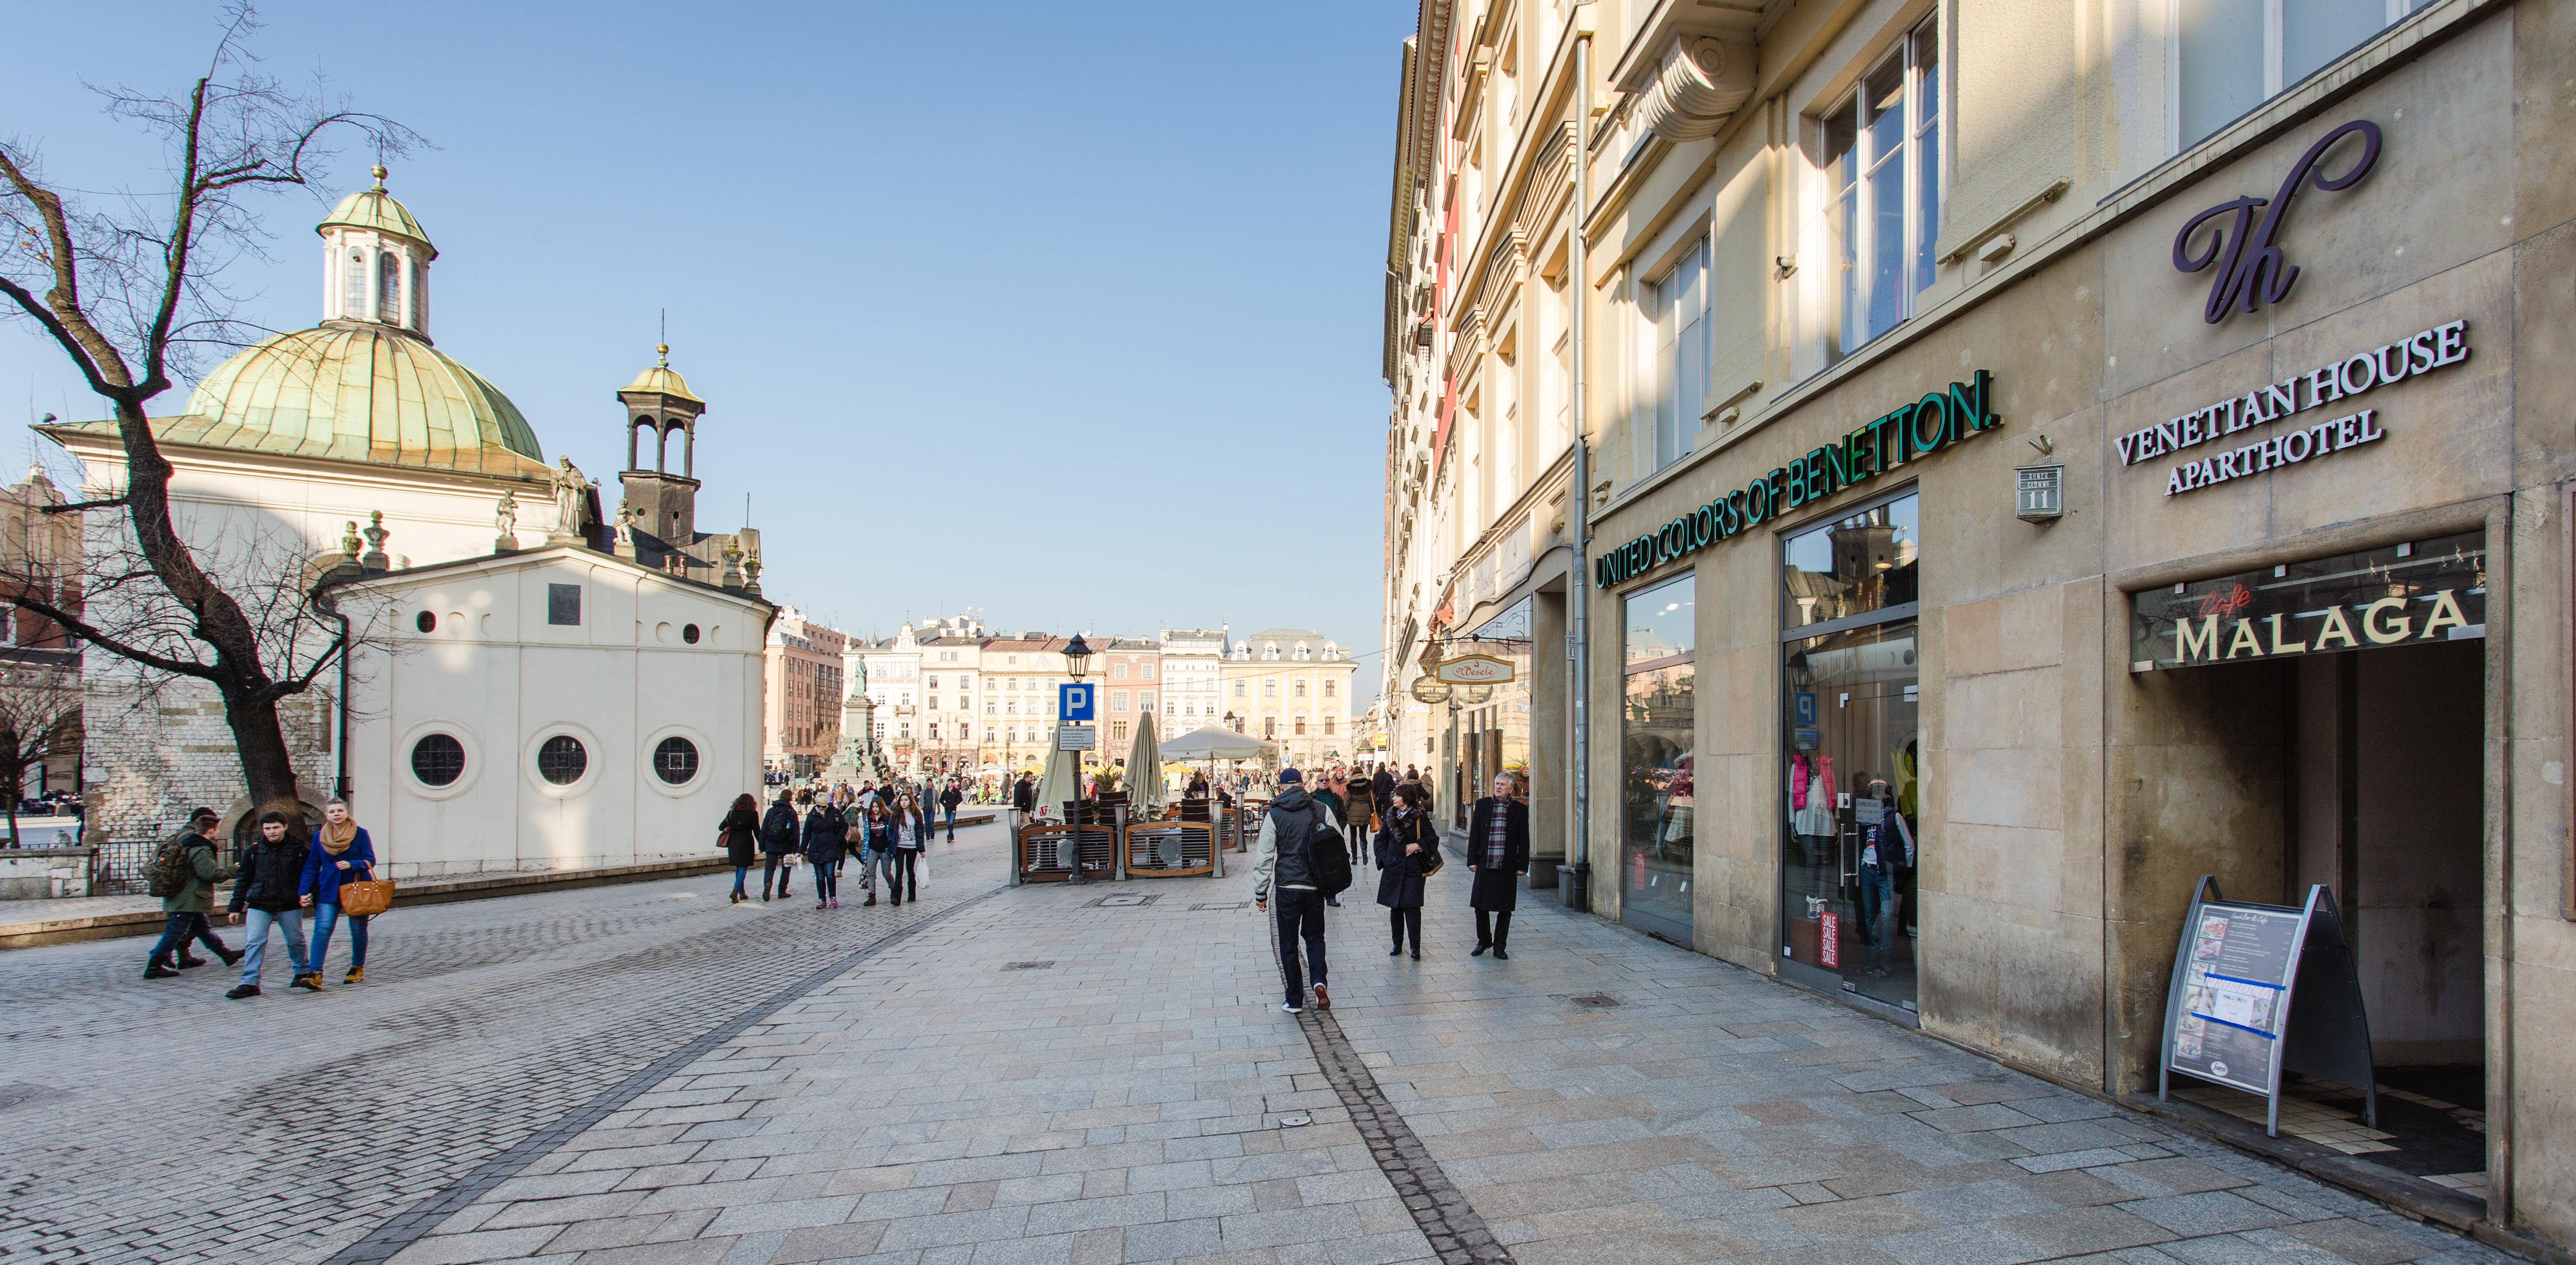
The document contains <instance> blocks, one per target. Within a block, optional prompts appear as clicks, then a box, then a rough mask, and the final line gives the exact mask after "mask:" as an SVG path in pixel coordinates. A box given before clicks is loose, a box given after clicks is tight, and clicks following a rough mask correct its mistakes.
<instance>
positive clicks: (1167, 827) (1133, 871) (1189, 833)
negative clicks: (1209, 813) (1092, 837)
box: [1127, 821, 1216, 878]
mask: <svg viewBox="0 0 2576 1265" xmlns="http://www.w3.org/2000/svg"><path fill="white" fill-rule="evenodd" d="M1215 872H1216V831H1215V830H1214V828H1212V827H1211V826H1210V825H1209V824H1208V823H1207V822H1204V821H1152V822H1144V823H1141V824H1138V825H1132V826H1129V827H1127V875H1128V877H1130V878H1187V877H1190V876H1193V875H1201V874H1213V873H1215Z"/></svg>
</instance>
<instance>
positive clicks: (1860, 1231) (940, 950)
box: [395, 880, 2507, 1265]
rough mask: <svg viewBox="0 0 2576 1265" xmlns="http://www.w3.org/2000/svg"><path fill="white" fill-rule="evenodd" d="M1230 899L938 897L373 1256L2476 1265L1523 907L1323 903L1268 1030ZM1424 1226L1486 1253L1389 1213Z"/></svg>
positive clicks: (1759, 991) (2354, 1209)
mask: <svg viewBox="0 0 2576 1265" xmlns="http://www.w3.org/2000/svg"><path fill="white" fill-rule="evenodd" d="M1239 883H1240V880H1234V881H1229V882H1228V883H1227V884H1226V885H1225V886H1224V888H1223V889H1219V888H1218V887H1216V886H1215V885H1213V884H1212V883H1210V882H1208V881H1204V880H1173V881H1170V882H1169V883H1168V884H1151V883H1140V884H1138V885H1136V886H1137V887H1138V888H1139V889H1142V890H1144V891H1148V892H1154V891H1160V892H1163V893H1166V898H1165V899H1163V900H1160V901H1157V902H1156V903H1154V904H1152V905H1146V906H1133V907H1123V908H1122V907H1111V908H1102V907H1099V906H1096V905H1095V904H1093V903H1092V902H1094V901H1096V900H1097V899H1098V898H1099V895H1100V894H1101V891H1102V889H1100V888H1063V887H1031V888H1022V889H1017V890H1014V891H1010V892H1008V893H1005V894H1004V895H1002V896H998V897H995V898H993V899H991V900H987V901H984V902H981V903H978V904H976V905H974V906H973V907H971V908H967V909H963V910H961V911H959V912H957V913H955V914H953V915H951V916H949V917H947V918H945V919H943V920H942V921H940V922H939V923H938V924H936V925H935V926H931V927H927V928H924V929H923V930H922V931H921V932H920V933H919V934H917V935H914V936H912V937H910V938H908V939H907V940H905V941H903V942H902V943H900V944H897V945H894V946H892V947H890V948H889V949H887V950H886V951H885V952H883V953H882V954H880V955H878V956H877V957H875V958H874V959H872V960H870V961H868V962H866V963H864V964H863V965H861V966H859V967H857V968H856V969H853V970H851V971H850V972H848V973H847V974H846V975H843V976H841V977H839V978H838V979H836V980H833V981H832V982H831V983H829V984H828V985H825V986H823V987H820V988H818V989H816V990H815V991H814V992H813V993H811V994H810V995H808V996H807V997H805V998H804V999H802V1000H800V1001H797V1002H794V1003H791V1004H789V1005H787V1006H785V1007H783V1008H781V1009H780V1010H779V1011H778V1012H777V1013H775V1014H774V1015H773V1016H771V1018H770V1019H769V1020H768V1021H767V1022H765V1023H762V1024H760V1025H758V1026H756V1027H754V1028H752V1029H749V1030H746V1031H745V1032H743V1033H742V1034H741V1035H740V1036H739V1037H737V1038H735V1039H734V1040H732V1041H730V1042H727V1043H726V1044H725V1046H724V1048H722V1049H719V1050H711V1051H709V1052H708V1054H707V1055H706V1056H705V1057H704V1058H702V1059H699V1060H698V1061H696V1062H695V1063H693V1064H692V1065H691V1066H689V1067H687V1068H683V1069H680V1070H679V1071H678V1072H677V1074H675V1075H673V1076H671V1077H670V1078H668V1079H667V1080H665V1081H663V1082H661V1083H660V1084H658V1085H656V1086H654V1087H652V1088H651V1089H650V1090H649V1091H647V1092H646V1093H644V1094H642V1095H640V1096H638V1097H636V1098H635V1099H634V1100H633V1101H632V1102H631V1103H629V1104H627V1105H626V1106H625V1107H624V1108H622V1109H621V1110H619V1111H618V1112H616V1113H614V1114H613V1115H611V1116H609V1117H607V1118H604V1119H602V1120H600V1121H599V1122H598V1123H597V1124H596V1125H594V1126H593V1127H592V1128H590V1129H589V1130H587V1131H585V1132H584V1133H583V1134H581V1135H580V1136H577V1137H575V1138H573V1139H571V1140H570V1141H569V1142H567V1144H566V1145H565V1146H564V1147H563V1148H562V1149H560V1150H559V1151H557V1152H556V1153H554V1154H553V1155H549V1156H547V1157H545V1158H544V1159H543V1160H541V1161H539V1162H536V1163H533V1164H531V1165H529V1167H528V1169H527V1170H526V1173H525V1174H524V1175H523V1176H521V1177H517V1178H514V1179H512V1180H511V1181H509V1182H505V1183H503V1184H501V1185H498V1186H495V1187H493V1188H492V1189H491V1190H489V1191H488V1192H485V1193H483V1194H482V1195H481V1196H480V1197H479V1198H478V1199H477V1200H476V1202H474V1203H473V1204H472V1205H470V1206H468V1207H466V1208H465V1209H464V1210H463V1211H461V1212H459V1213H458V1214H457V1215H456V1216H454V1217H452V1218H450V1219H449V1221H448V1222H447V1223H446V1224H445V1225H443V1226H441V1227H440V1228H439V1230H438V1231H437V1232H436V1233H433V1234H431V1235H428V1236H426V1237H423V1238H421V1239H420V1240H418V1241H417V1242H415V1243H413V1244H412V1245H411V1246H410V1247H409V1248H407V1249H406V1250H405V1251H404V1252H403V1253H402V1254H401V1255H399V1256H397V1257H396V1258H395V1259H396V1260H397V1261H398V1262H402V1263H404V1265H421V1263H435V1262H447V1261H467V1260H477V1259H533V1260H546V1261H555V1260H561V1261H574V1262H580V1263H581V1265H612V1263H618V1262H646V1261H708V1262H721V1263H723V1265H747V1263H774V1265H795V1263H800V1262H808V1261H865V1262H870V1263H871V1265H879V1263H881V1265H976V1263H978V1262H1009V1261H1036V1262H1048V1263H1056V1265H1063V1263H1073V1262H1092V1263H1098V1265H1108V1263H1111V1262H1118V1263H1125V1262H1137V1263H1145V1262H1165V1261H1176V1262H1177V1261H1189V1262H1208V1263H1211V1265H1213V1263H1215V1262H1224V1263H1225V1265H1306V1263H1310V1262H1312V1263H1324V1265H1388V1263H1393V1262H1428V1261H1437V1260H1442V1259H1444V1258H1445V1259H1448V1260H1453V1261H1454V1260H1462V1259H1484V1260H1512V1259H1516V1260H1518V1261H1521V1262H1528V1263H1533V1265H1535V1263H1539V1262H1555V1261H1623V1262H1625V1261H1637V1262H1674V1263H1676V1265H1678V1263H1681V1262H1697V1261H1719V1260H1725V1261H1744V1262H1766V1263H1770V1262H1776V1263H1782V1265H1785V1263H1788V1262H1803V1261H1814V1262H1833V1263H1834V1265H1849V1263H1852V1262H1902V1263H1905V1265H1934V1263H1938V1262H1975V1263H1989V1262H2021V1261H2040V1260H2093V1261H2121V1262H2131V1263H2133V1265H2150V1263H2159V1265H2160V1263H2177V1262H2179V1263H2190V1265H2218V1263H2223V1262H2236V1261H2254V1260H2262V1261H2284V1260H2286V1261H2298V1262H2315V1263H2318V1265H2327V1263H2331V1262H2336V1261H2348V1262H2356V1263H2366V1265H2386V1263H2392V1262H2400V1261H2425V1262H2445V1263H2448V1262H2471V1261H2475V1262H2492V1261H2501V1260H2505V1259H2507V1258H2505V1257H2503V1256H2501V1255H2499V1254H2497V1253H2496V1252H2494V1251H2492V1250H2491V1249H2488V1248H2486V1247H2484V1246H2482V1245H2479V1244H2475V1243H2473V1242H2470V1241H2468V1240H2465V1239H2461V1238H2458V1237H2456V1236H2453V1235H2450V1234H2448V1233H2445V1232H2442V1231H2438V1230H2433V1229H2429V1228H2427V1227H2424V1226H2422V1225H2419V1224H2416V1223H2414V1222H2411V1221H2408V1220H2406V1219H2404V1218H2401V1217H2398V1216H2396V1215H2395V1214H2392V1213H2390V1212H2388V1211H2386V1210H2384V1209H2382V1208H2379V1207H2377V1206H2376V1205H2371V1204H2367V1203H2364V1202H2363V1201H2361V1200H2358V1199H2356V1198H2353V1197H2352V1196H2350V1195H2347V1194H2345V1193H2343V1192H2341V1191H2339V1190H2336V1189H2333V1188H2330V1187H2327V1186H2323V1185H2320V1184H2319V1183H2316V1182H2314V1181H2312V1180H2309V1179H2307V1178H2305V1177H2302V1176H2299V1175H2296V1174H2293V1173H2290V1172H2288V1171H2286V1170H2283V1169H2280V1168H2278V1167H2276V1166H2273V1165H2271V1164H2269V1163H2266V1162H2264V1161H2260V1160H2255V1159H2252V1158H2249V1157H2245V1156H2242V1155H2239V1154H2237V1153H2235V1152H2231V1151H2226V1150H2223V1149H2221V1148H2218V1147H2216V1146H2214V1145H2212V1144H2208V1143H2204V1142H2201V1141H2199V1140H2198V1139H2196V1138H2193V1137H2190V1136H2188V1135H2183V1134H2180V1133H2177V1132H2174V1131H2170V1130H2167V1129H2165V1128H2163V1127H2161V1126H2159V1125H2157V1124H2155V1123H2153V1122H2151V1121H2149V1120H2147V1119H2144V1118H2142V1117H2138V1116H2136V1115H2133V1114H2131V1113H2127V1112H2123V1111H2121V1110H2119V1109H2117V1108H2115V1107H2112V1106H2109V1105H2107V1104H2104V1103H2101V1102H2099V1101H2097V1100H2094V1099H2090V1098H2086V1097H2084V1096H2082V1095H2078V1094H2074V1093H2071V1092H2069V1091H2066V1090H2062V1089H2059V1088H2057V1087H2055V1086H2052V1085H2048V1084H2046V1083H2045V1082H2041V1081H2038V1080H2036V1079H2033V1078H2030V1077H2027V1076H2022V1075H2019V1074H2017V1073H2014V1072H2011V1071H2009V1070H2007V1069H2004V1068H2002V1067H2000V1066H1998V1065H1996V1064H1993V1063H1991V1062H1988V1061H1986V1060H1983V1059H1980V1058H1977V1057H1975V1056H1973V1055H1970V1054H1967V1053H1965V1052H1962V1051H1959V1050H1957V1049H1955V1048H1953V1047H1950V1046H1947V1045H1944V1044H1942V1043H1939V1042H1936V1041H1932V1040H1929V1039H1927V1038H1924V1037H1921V1036H1918V1035H1916V1034H1914V1033H1911V1032H1908V1031H1905V1030H1903V1029H1900V1028H1897V1027H1895V1026H1893V1025H1890V1024H1887V1023H1884V1022H1882V1021H1880V1020H1877V1019H1875V1018H1872V1017H1869V1016H1867V1015H1863V1014H1861V1013H1859V1012H1857V1011H1854V1010H1851V1009H1849V1008H1846V1007H1843V1006H1840V1005H1838V1004H1835V1003H1834V1002H1832V1001H1830V1000H1828V999H1824V998H1819V997H1814V996H1810V995H1808V994H1805V993H1802V992H1799V991H1797V990H1794V989H1791V988H1788V987H1786V986H1783V985H1780V984H1777V983H1774V982H1772V981H1769V980H1765V979H1762V978H1760V977H1758V976H1755V975H1753V974H1751V973H1749V972H1746V971H1743V970H1740V969H1738V968H1735V967H1732V966H1728V965H1725V964H1723V963H1719V962H1716V961H1713V960H1711V959H1707V958H1703V957H1699V956H1697V955H1694V954H1690V953H1687V952H1683V951H1680V950H1677V949H1673V948H1671V947H1670V946H1666V945H1662V944H1658V943H1656V942H1654V941H1652V940H1649V939H1647V938H1645V937H1643V936H1638V935H1634V934H1632V933H1630V932H1628V931H1626V930H1625V929H1623V928H1619V927H1617V926H1615V925H1612V924H1608V923H1604V922H1601V921H1599V920H1596V919H1591V918H1587V917H1582V916H1578V915H1572V914H1567V913H1565V912H1563V911H1561V910H1556V909H1551V908H1546V907H1528V908H1525V910H1524V912H1523V913H1522V914H1521V915H1520V922H1521V924H1522V925H1521V926H1520V927H1519V928H1516V931H1515V936H1514V940H1515V944H1514V949H1515V954H1514V958H1513V960H1512V961H1510V962H1497V961H1494V960H1492V959H1490V958H1483V959H1472V958H1469V957H1468V956H1467V955H1466V949H1467V947H1468V943H1469V939H1470V936H1469V934H1468V928H1469V926H1470V923H1469V919H1468V916H1467V914H1466V912H1465V911H1464V910H1463V909H1461V908H1458V906H1459V905H1460V904H1461V903H1462V898H1463V887H1464V885H1463V884H1455V885H1447V886H1445V887H1439V889H1438V890H1436V891H1435V894H1434V902H1433V907H1432V909H1431V911H1430V917H1429V918H1428V919H1426V921H1428V922H1429V923H1430V924H1431V925H1430V927H1428V928H1427V930H1429V931H1430V933H1431V943H1430V946H1429V948H1430V954H1429V957H1428V959H1427V960H1425V961H1422V962H1413V961H1411V960H1409V959H1405V958H1389V957H1387V956H1386V955H1385V950H1384V943H1385V942H1384V940H1383V939H1382V938H1381V937H1382V936H1383V934H1384V927H1385V922H1384V920H1383V915H1382V913H1381V911H1379V910H1377V909H1376V908H1375V907H1374V906H1368V905H1362V904H1360V903H1358V902H1357V901H1354V902H1353V904H1352V906H1351V907H1349V908H1346V909H1344V910H1341V911H1337V912H1336V914H1335V915H1334V917H1333V920H1332V941H1333V955H1334V956H1333V961H1334V963H1335V969H1334V971H1333V973H1332V979H1333V981H1334V986H1333V993H1334V997H1335V1000H1336V1003H1337V1005H1336V1007H1335V1009H1334V1011H1333V1013H1332V1021H1331V1022H1330V1023H1326V1022H1323V1020H1322V1018H1321V1017H1320V1016H1317V1015H1308V1016H1306V1017H1304V1018H1303V1019H1302V1020H1301V1019H1299V1018H1297V1017H1292V1016H1287V1015H1283V1014H1281V1013H1280V1012H1279V1011H1278V1010H1277V1006H1276V992H1277V987H1278V985H1277V975H1276V972H1275V966H1274V965H1273V960H1272V958H1271V953H1270V941H1269V934H1268V927H1267V924H1266V921H1265V920H1262V919H1260V918H1259V917H1258V916H1256V915H1254V914H1253V913H1252V912H1251V911H1250V910H1249V909H1248V908H1241V909H1224V908H1218V909H1194V908H1192V907H1191V906H1192V905H1194V904H1215V905H1224V904H1229V903H1231V902H1227V901H1225V900H1224V899H1223V897H1222V895H1218V894H1216V893H1218V892H1219V891H1220V890H1223V891H1224V892H1227V893H1232V892H1236V891H1239ZM1435 886H1438V885H1435ZM1028 961H1044V962H1049V963H1051V964H1052V965H1050V966H1047V967H1044V968H1040V969H1033V970H1030V969H1012V967H1013V964H1014V963H1020V962H1028ZM1591 993H1607V994H1608V995H1610V996H1611V997H1613V998H1614V999H1615V1000H1616V1003H1617V1004H1615V1005H1613V1006H1608V1007H1595V1006H1584V1005H1578V1004H1576V1003H1574V1002H1573V1001H1572V998H1573V997H1574V996H1575V995H1577V994H1591ZM1355 1081H1357V1082H1361V1083H1365V1084H1367V1085H1369V1086H1371V1087H1372V1088H1373V1091H1374V1094H1375V1097H1374V1098H1370V1097H1368V1096H1366V1095H1355V1094H1354V1093H1353V1092H1351V1087H1352V1085H1353V1084H1354V1082H1355ZM1353 1102H1358V1103H1360V1104H1361V1111H1362V1113H1363V1116H1364V1117H1365V1118H1363V1117H1355V1115H1354V1110H1353V1107H1352V1106H1351V1104H1352V1103H1353ZM1376 1104H1383V1106H1382V1107H1380V1106H1378V1105H1376ZM715 1108H721V1110H713V1109H715ZM1292 1113H1293V1114H1296V1115H1302V1116H1306V1117H1310V1118H1311V1121H1312V1123H1310V1124H1307V1125H1304V1126H1302V1127H1293V1128H1292V1127H1283V1117H1285V1116H1288V1115H1290V1114H1292ZM1408 1156H1410V1157H1411V1158H1410V1159H1408V1158H1407V1157H1408ZM1426 1177H1434V1178H1437V1179H1438V1180H1437V1186H1438V1188H1439V1189H1438V1190H1430V1191H1426V1180H1425V1179H1426ZM559 1178H570V1179H571V1180H557V1179H559ZM612 1179H613V1180H612ZM1442 1190H1445V1191H1446V1192H1447V1193H1445V1194H1442V1193H1440V1191H1442ZM638 1194H640V1195H641V1197H640V1198H636V1197H634V1196H636V1195H638ZM1443 1199H1447V1200H1454V1201H1456V1202H1455V1203H1454V1204H1452V1205H1450V1206H1451V1207H1452V1208H1453V1209H1454V1210H1455V1211H1456V1212H1457V1213H1459V1214H1460V1215H1461V1216H1462V1217H1463V1218H1464V1219H1465V1221H1466V1222H1472V1223H1473V1224H1475V1225H1480V1226H1484V1227H1490V1231H1491V1233H1492V1235H1493V1238H1494V1239H1495V1240H1496V1241H1497V1242H1496V1243H1494V1244H1492V1245H1490V1247H1491V1251H1490V1254H1486V1255H1470V1254H1468V1253H1469V1252H1470V1244H1469V1242H1467V1241H1466V1240H1464V1239H1462V1238H1460V1237H1459V1236H1458V1235H1457V1234H1455V1233H1454V1232H1453V1231H1454V1226H1452V1225H1451V1224H1450V1223H1447V1222H1442V1221H1440V1220H1439V1219H1438V1218H1437V1217H1436V1216H1433V1217H1430V1218H1428V1219H1426V1218H1424V1217H1422V1216H1418V1215H1417V1214H1418V1213H1421V1212H1424V1211H1425V1210H1426V1209H1436V1206H1437V1205H1438V1204H1439V1203H1440V1201H1441V1200H1443ZM1426 1226H1429V1227H1430V1228H1428V1229H1426V1228H1425V1227H1426ZM539 1230H550V1231H551V1233H550V1235H549V1237H546V1238H543V1239H539V1238H538V1237H537V1235H536V1232H537V1231H539ZM494 1236H509V1237H506V1238H503V1237H494ZM477 1253H490V1255H488V1256H478V1255H476V1254H477Z"/></svg>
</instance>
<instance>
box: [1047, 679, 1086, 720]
mask: <svg viewBox="0 0 2576 1265" xmlns="http://www.w3.org/2000/svg"><path fill="white" fill-rule="evenodd" d="M1092 694H1093V690H1092V688H1091V687H1090V686H1088V685H1073V684H1065V685H1059V686H1057V687H1055V701H1056V710H1057V712H1059V713H1061V714H1062V716H1063V717H1064V719H1066V720H1091V719H1093V716H1092V710H1093V704H1094V702H1095V700H1094V699H1093V697H1092Z"/></svg>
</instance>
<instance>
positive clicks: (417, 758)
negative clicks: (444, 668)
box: [411, 615, 465, 786]
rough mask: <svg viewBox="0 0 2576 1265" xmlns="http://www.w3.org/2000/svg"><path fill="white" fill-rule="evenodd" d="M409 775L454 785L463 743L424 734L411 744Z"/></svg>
mask: <svg viewBox="0 0 2576 1265" xmlns="http://www.w3.org/2000/svg"><path fill="white" fill-rule="evenodd" d="M423 618H427V616H425V615H424V616H423ZM411 775H412V776H413V777H416V778H419V779H420V780H421V784H422V785H424V786H453V785H455V784H456V779H458V778H460V777H463V776H465V744H464V743H461V742H458V741H457V740H456V737H455V735H453V734H427V735H424V736H423V737H422V738H421V740H420V741H418V742H415V743H413V744H411Z"/></svg>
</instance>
